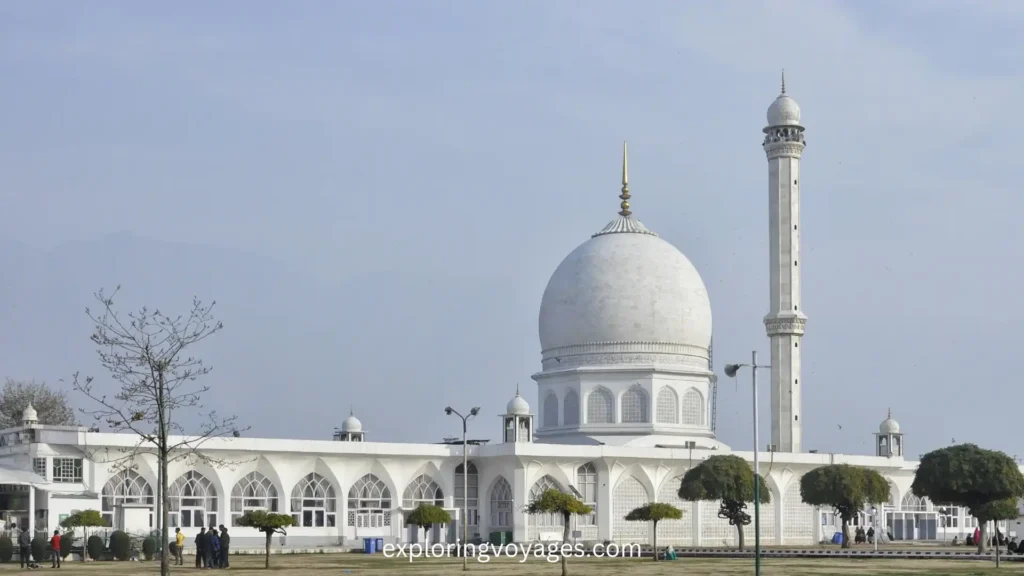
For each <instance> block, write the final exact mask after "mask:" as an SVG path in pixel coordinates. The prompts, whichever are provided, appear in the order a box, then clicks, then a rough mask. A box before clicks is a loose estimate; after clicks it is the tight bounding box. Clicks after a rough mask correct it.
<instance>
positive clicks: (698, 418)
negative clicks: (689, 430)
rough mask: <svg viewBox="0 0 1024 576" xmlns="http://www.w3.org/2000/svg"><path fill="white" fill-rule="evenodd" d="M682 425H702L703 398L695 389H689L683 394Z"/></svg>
mask: <svg viewBox="0 0 1024 576" xmlns="http://www.w3.org/2000/svg"><path fill="white" fill-rule="evenodd" d="M683 424H685V425H687V426H703V425H704V396H703V395H702V394H701V393H700V391H699V390H697V389H696V388H690V389H689V390H687V391H686V393H685V394H683Z"/></svg>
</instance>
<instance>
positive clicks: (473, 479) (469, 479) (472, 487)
mask: <svg viewBox="0 0 1024 576" xmlns="http://www.w3.org/2000/svg"><path fill="white" fill-rule="evenodd" d="M479 482H480V476H479V475H478V474H477V472H476V464H473V463H472V462H470V463H469V474H468V475H467V476H466V478H465V479H463V477H462V464H459V465H458V466H456V467H455V507H456V508H458V509H459V510H462V509H463V507H462V491H463V489H464V488H468V489H469V502H468V503H467V504H468V505H467V506H466V508H465V510H466V521H467V523H468V524H469V525H470V526H479V525H480V510H479V508H480V484H479Z"/></svg>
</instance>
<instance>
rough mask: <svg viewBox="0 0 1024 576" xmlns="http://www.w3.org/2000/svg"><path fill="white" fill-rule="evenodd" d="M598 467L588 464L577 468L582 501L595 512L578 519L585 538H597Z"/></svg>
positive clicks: (578, 487) (577, 480)
mask: <svg viewBox="0 0 1024 576" xmlns="http://www.w3.org/2000/svg"><path fill="white" fill-rule="evenodd" d="M597 486H598V474H597V466H595V465H594V463H593V462H587V463H585V464H582V465H580V466H579V467H578V468H576V489H577V490H578V491H579V493H580V496H582V498H580V500H582V501H583V503H584V504H586V505H587V506H590V507H591V508H593V509H594V511H593V512H592V513H590V514H587V515H585V516H577V517H576V525H577V526H578V527H579V529H580V530H581V531H582V532H583V538H585V539H594V538H597V508H598V502H597Z"/></svg>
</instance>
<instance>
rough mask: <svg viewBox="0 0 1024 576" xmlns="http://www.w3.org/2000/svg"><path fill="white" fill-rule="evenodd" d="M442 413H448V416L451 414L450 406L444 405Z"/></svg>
mask: <svg viewBox="0 0 1024 576" xmlns="http://www.w3.org/2000/svg"><path fill="white" fill-rule="evenodd" d="M444 413H445V414H447V415H449V416H451V415H452V407H451V406H448V407H446V408H445V409H444Z"/></svg>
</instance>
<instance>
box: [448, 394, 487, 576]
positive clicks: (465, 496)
mask: <svg viewBox="0 0 1024 576" xmlns="http://www.w3.org/2000/svg"><path fill="white" fill-rule="evenodd" d="M479 412H480V408H478V407H474V408H473V409H471V410H470V411H469V414H466V415H465V416H463V415H462V414H459V413H458V412H457V411H455V410H453V409H452V407H451V406H448V407H447V408H445V409H444V413H445V414H447V415H449V416H451V415H452V414H455V415H456V416H458V417H459V418H462V540H463V542H462V570H463V571H466V570H469V557H468V555H467V550H466V542H465V541H466V539H467V534H468V532H469V445H468V444H466V428H467V426H466V423H467V422H468V421H469V419H470V418H472V417H473V416H476V415H477V413H479Z"/></svg>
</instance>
